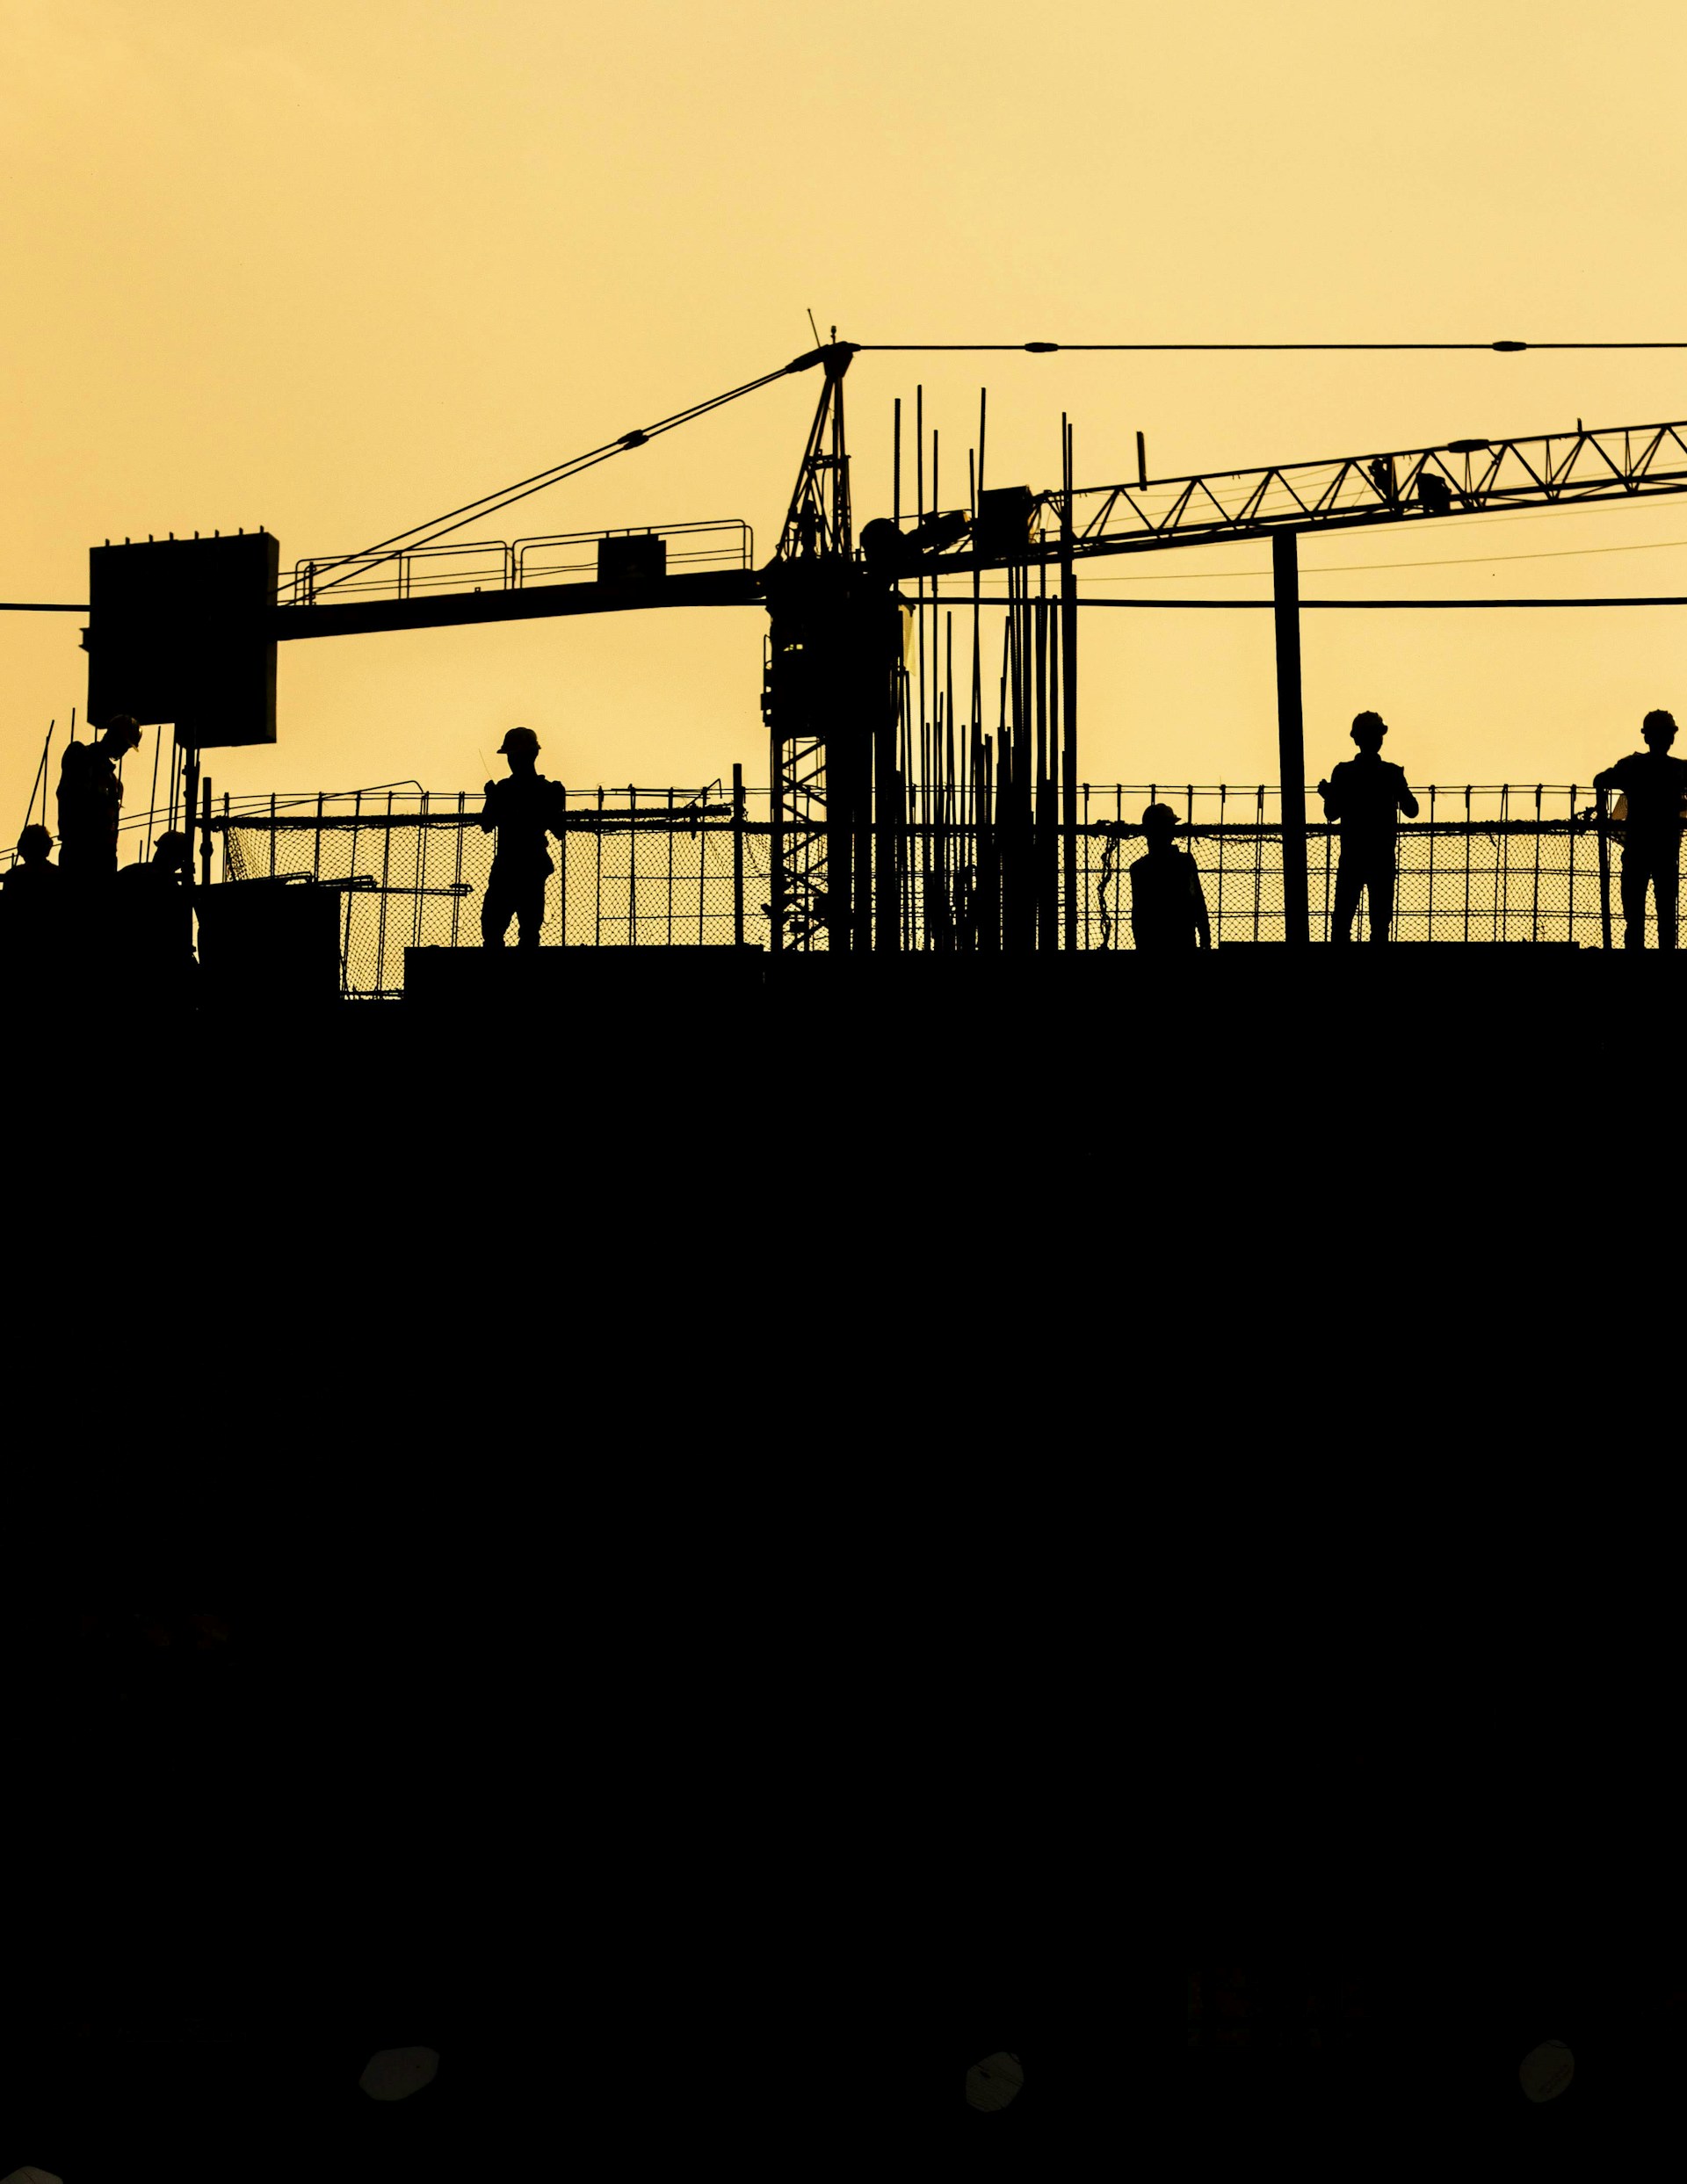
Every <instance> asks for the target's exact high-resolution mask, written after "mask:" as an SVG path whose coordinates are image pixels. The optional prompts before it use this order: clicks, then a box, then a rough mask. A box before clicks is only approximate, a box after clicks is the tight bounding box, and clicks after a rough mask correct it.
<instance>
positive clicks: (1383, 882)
mask: <svg viewBox="0 0 1687 2184" xmlns="http://www.w3.org/2000/svg"><path fill="white" fill-rule="evenodd" d="M1387 733H1388V729H1387V723H1386V722H1385V721H1384V720H1383V719H1382V716H1381V714H1380V713H1375V712H1362V713H1359V714H1358V715H1357V716H1356V717H1355V719H1354V722H1353V726H1352V728H1351V730H1350V734H1351V735H1352V738H1353V741H1355V742H1356V743H1357V744H1358V747H1359V755H1358V757H1357V758H1348V759H1344V760H1343V762H1342V763H1341V764H1340V765H1339V766H1336V767H1334V768H1332V769H1331V771H1330V776H1329V780H1328V781H1321V782H1320V783H1319V784H1318V793H1319V795H1320V796H1321V797H1322V799H1324V814H1325V816H1326V817H1327V818H1329V819H1333V820H1336V821H1339V822H1340V825H1341V829H1342V853H1341V858H1340V861H1339V863H1338V864H1337V865H1336V905H1335V910H1334V914H1333V916H1332V919H1331V924H1330V934H1329V937H1330V938H1331V940H1333V941H1346V940H1350V939H1351V938H1352V937H1353V920H1354V917H1355V915H1357V913H1358V907H1359V896H1360V893H1361V892H1363V893H1365V895H1366V896H1367V897H1368V899H1369V901H1370V908H1371V937H1372V940H1373V941H1386V940H1387V937H1388V929H1389V926H1390V925H1391V924H1392V922H1393V921H1394V847H1395V842H1396V838H1397V836H1398V835H1399V831H1400V815H1401V813H1402V812H1403V813H1404V814H1405V815H1406V817H1407V818H1408V819H1415V818H1416V817H1417V799H1416V798H1415V796H1414V795H1413V794H1412V792H1411V791H1410V789H1409V788H1408V787H1407V785H1406V771H1405V769H1404V767H1401V766H1395V765H1391V764H1390V763H1389V762H1388V761H1387V759H1386V758H1384V757H1383V756H1382V739H1383V737H1384V736H1385V735H1387Z"/></svg>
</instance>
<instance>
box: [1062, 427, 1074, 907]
mask: <svg viewBox="0 0 1687 2184" xmlns="http://www.w3.org/2000/svg"><path fill="white" fill-rule="evenodd" d="M1065 437H1066V445H1065V448H1064V450H1063V451H1062V465H1061V467H1062V470H1063V473H1064V477H1063V493H1062V497H1061V837H1062V843H1063V847H1064V850H1065V853H1066V854H1065V864H1066V936H1065V937H1066V945H1067V946H1068V948H1075V947H1076V946H1077V944H1078V587H1077V580H1076V578H1075V576H1074V575H1073V572H1072V544H1073V524H1072V428H1071V426H1070V425H1069V424H1068V425H1067V427H1066V428H1065Z"/></svg>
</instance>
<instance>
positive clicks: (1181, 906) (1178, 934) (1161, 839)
mask: <svg viewBox="0 0 1687 2184" xmlns="http://www.w3.org/2000/svg"><path fill="white" fill-rule="evenodd" d="M1142 832H1143V835H1145V837H1146V838H1147V841H1148V850H1147V852H1146V854H1145V855H1143V856H1141V857H1138V858H1137V859H1136V861H1135V863H1134V864H1133V865H1132V866H1131V937H1132V939H1133V941H1134V942H1135V944H1136V946H1137V950H1138V951H1139V953H1141V954H1144V955H1176V954H1177V953H1179V952H1181V951H1191V950H1194V949H1196V948H1210V947H1211V946H1212V945H1213V933H1212V929H1211V927H1210V926H1209V925H1208V923H1207V916H1206V894H1205V893H1204V892H1203V890H1202V887H1201V875H1200V871H1199V870H1198V867H1197V865H1196V863H1195V860H1194V858H1193V857H1191V855H1190V854H1189V852H1188V850H1179V849H1177V848H1174V846H1173V843H1172V836H1173V835H1175V834H1176V833H1177V813H1176V812H1174V811H1173V810H1172V808H1171V806H1170V805H1169V804H1150V805H1149V806H1148V809H1147V811H1145V812H1144V813H1143V814H1142Z"/></svg>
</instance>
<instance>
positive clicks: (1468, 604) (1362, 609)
mask: <svg viewBox="0 0 1687 2184" xmlns="http://www.w3.org/2000/svg"><path fill="white" fill-rule="evenodd" d="M955 604H958V605H959V604H965V603H964V602H962V601H961V600H959V599H957V601H956V603H955ZM985 604H987V605H989V606H1005V605H1006V604H1008V602H1007V601H1006V600H1005V599H1002V598H996V599H991V600H987V601H986V602H985ZM1078 604H1079V605H1080V606H1081V607H1137V608H1140V610H1141V611H1142V612H1144V613H1146V614H1151V613H1154V612H1155V611H1163V612H1168V613H1175V612H1177V611H1179V610H1182V611H1189V610H1190V609H1191V608H1197V607H1203V608H1207V609H1209V610H1212V611H1227V612H1234V613H1237V614H1271V613H1273V612H1275V611H1276V607H1277V602H1276V600H1274V599H1080V600H1079V601H1078ZM1296 604H1297V605H1298V606H1299V607H1300V610H1301V611H1307V610H1312V611H1317V610H1319V609H1323V610H1325V611H1329V612H1335V613H1342V614H1362V613H1367V612H1370V611H1373V610H1375V609H1378V608H1387V607H1401V608H1406V609H1412V610H1415V609H1418V608H1429V607H1437V608H1440V607H1451V608H1453V609H1459V608H1466V609H1488V608H1490V607H1687V597H1675V596H1673V595H1665V596H1662V597H1642V598H1633V599H1301V600H1299V601H1297V602H1296Z"/></svg>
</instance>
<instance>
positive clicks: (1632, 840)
mask: <svg viewBox="0 0 1687 2184" xmlns="http://www.w3.org/2000/svg"><path fill="white" fill-rule="evenodd" d="M1640 734H1642V735H1643V736H1644V737H1645V738H1646V748H1645V749H1644V750H1643V751H1633V752H1631V753H1630V755H1629V756H1628V757H1626V758H1619V759H1618V761H1617V763H1616V764H1615V765H1614V766H1607V767H1606V769H1605V770H1604V773H1596V774H1595V776H1594V777H1593V785H1594V787H1595V788H1596V789H1620V790H1621V791H1622V792H1623V796H1624V798H1625V809H1624V812H1623V813H1622V814H1621V817H1622V821H1623V874H1622V880H1621V886H1622V895H1623V945H1624V947H1625V948H1644V947H1645V945H1646V890H1647V883H1648V882H1649V883H1650V885H1651V888H1652V894H1653V900H1654V902H1655V904H1656V906H1657V913H1658V945H1659V947H1660V948H1673V947H1674V946H1675V944H1676V896H1677V893H1678V888H1679V873H1680V868H1681V828H1682V816H1683V798H1687V759H1683V758H1671V757H1670V756H1669V746H1670V745H1671V744H1672V743H1673V742H1674V741H1675V740H1676V720H1675V715H1674V714H1673V713H1669V712H1662V711H1659V712H1649V713H1647V716H1646V719H1645V720H1643V721H1641V723H1640Z"/></svg>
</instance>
